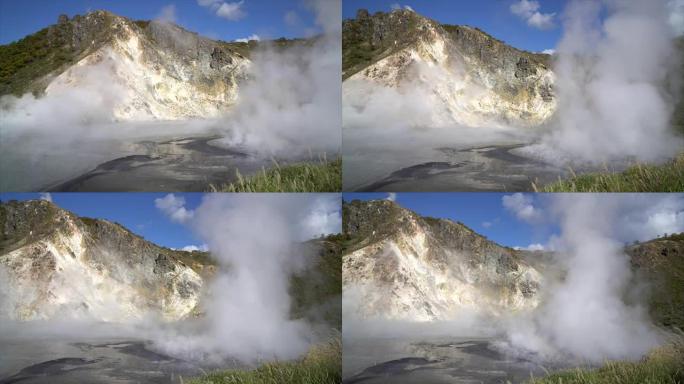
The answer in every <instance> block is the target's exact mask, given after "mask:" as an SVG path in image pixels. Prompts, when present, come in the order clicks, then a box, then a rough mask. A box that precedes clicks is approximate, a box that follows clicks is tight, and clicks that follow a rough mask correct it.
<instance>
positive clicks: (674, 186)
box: [532, 153, 684, 192]
mask: <svg viewBox="0 0 684 384" xmlns="http://www.w3.org/2000/svg"><path fill="white" fill-rule="evenodd" d="M532 187H533V189H534V190H535V192H684V153H682V154H680V155H679V156H677V158H675V159H673V160H672V161H670V162H668V163H666V164H662V165H646V164H636V165H634V166H631V167H630V168H628V169H627V170H626V171H624V172H620V173H611V172H608V171H606V172H605V173H590V174H584V175H575V174H574V173H573V176H572V177H571V178H569V179H567V180H559V181H557V182H555V183H553V184H549V185H546V186H543V187H541V188H538V187H537V186H536V185H535V184H534V183H533V184H532Z"/></svg>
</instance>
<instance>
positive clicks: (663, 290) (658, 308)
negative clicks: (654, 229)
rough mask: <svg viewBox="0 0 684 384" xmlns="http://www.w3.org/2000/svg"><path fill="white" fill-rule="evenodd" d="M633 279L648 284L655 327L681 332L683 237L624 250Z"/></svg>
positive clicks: (683, 324)
mask: <svg viewBox="0 0 684 384" xmlns="http://www.w3.org/2000/svg"><path fill="white" fill-rule="evenodd" d="M627 253H628V254H629V255H630V259H631V261H632V266H633V267H634V268H635V272H636V274H637V276H640V277H641V278H643V279H645V280H647V281H649V282H650V284H649V299H648V310H649V315H650V317H651V319H653V321H655V322H656V323H657V324H659V325H661V326H663V327H666V328H670V329H673V330H675V331H677V330H684V310H682V308H684V257H682V255H684V233H678V234H672V235H670V236H664V237H660V238H658V239H654V240H651V241H647V242H645V243H641V244H637V245H633V246H631V247H628V248H627Z"/></svg>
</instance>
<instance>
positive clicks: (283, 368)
mask: <svg viewBox="0 0 684 384" xmlns="http://www.w3.org/2000/svg"><path fill="white" fill-rule="evenodd" d="M340 382H342V343H341V341H340V339H335V340H333V341H330V342H329V343H328V344H325V345H319V346H314V347H312V348H311V350H309V352H308V353H307V354H306V356H304V357H303V358H301V359H300V360H297V361H286V362H272V363H266V364H263V365H261V366H259V368H256V369H254V370H252V371H243V370H229V371H221V372H214V373H210V374H207V375H205V376H202V377H200V378H197V379H194V380H191V381H190V382H189V383H190V384H336V383H340Z"/></svg>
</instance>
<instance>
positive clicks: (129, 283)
mask: <svg viewBox="0 0 684 384" xmlns="http://www.w3.org/2000/svg"><path fill="white" fill-rule="evenodd" d="M0 229H1V230H2V233H1V237H0V273H2V275H0V285H2V287H1V288H2V289H0V293H1V294H3V295H4V297H3V298H2V300H0V303H2V305H1V306H0V317H4V318H10V319H17V320H35V319H49V318H61V317H67V318H92V319H96V320H100V321H117V322H118V321H127V320H134V319H140V318H142V317H144V316H146V315H153V316H161V317H162V318H164V319H166V320H177V319H180V318H183V317H187V316H190V315H192V314H193V311H194V310H195V309H196V307H197V306H198V304H199V300H200V296H201V293H202V290H203V287H204V285H205V282H204V279H203V275H204V276H207V275H210V274H211V271H212V269H213V266H211V265H210V263H208V262H207V260H208V259H207V257H206V255H204V254H201V253H199V252H192V253H191V252H181V251H173V250H171V249H168V248H162V247H159V246H157V245H154V244H152V243H150V242H148V241H146V240H144V239H142V238H140V237H138V236H137V235H135V234H133V233H131V232H130V231H128V230H126V229H125V228H123V227H122V226H120V225H118V224H115V223H112V222H109V221H106V220H96V219H89V218H81V217H78V216H76V215H74V214H73V213H71V212H68V211H66V210H63V209H61V208H59V207H57V206H56V205H54V204H52V203H50V202H47V201H22V202H17V201H10V202H8V203H3V204H2V205H0Z"/></svg>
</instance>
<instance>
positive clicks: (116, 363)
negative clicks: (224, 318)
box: [0, 338, 211, 384]
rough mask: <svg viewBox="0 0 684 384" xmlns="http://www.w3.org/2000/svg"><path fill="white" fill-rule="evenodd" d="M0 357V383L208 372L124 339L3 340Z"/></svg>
mask: <svg viewBox="0 0 684 384" xmlns="http://www.w3.org/2000/svg"><path fill="white" fill-rule="evenodd" d="M0 356H2V358H0V384H12V383H22V384H43V383H45V384H48V383H49V384H62V383H64V384H66V383H69V384H71V383H89V384H105V383H107V384H109V383H120V384H133V383H137V384H157V383H159V384H162V383H182V382H183V380H185V382H187V381H188V380H187V379H188V378H191V377H195V376H198V375H201V374H202V373H203V372H206V371H205V369H206V370H209V369H211V367H206V366H205V367H202V366H200V365H198V364H197V363H193V362H189V361H184V360H180V359H176V358H173V357H170V356H167V355H165V354H162V353H158V352H155V351H154V350H152V349H151V348H150V347H149V345H148V343H146V342H145V341H143V340H129V339H86V340H83V339H71V340H56V339H54V338H45V339H17V340H2V341H0Z"/></svg>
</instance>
